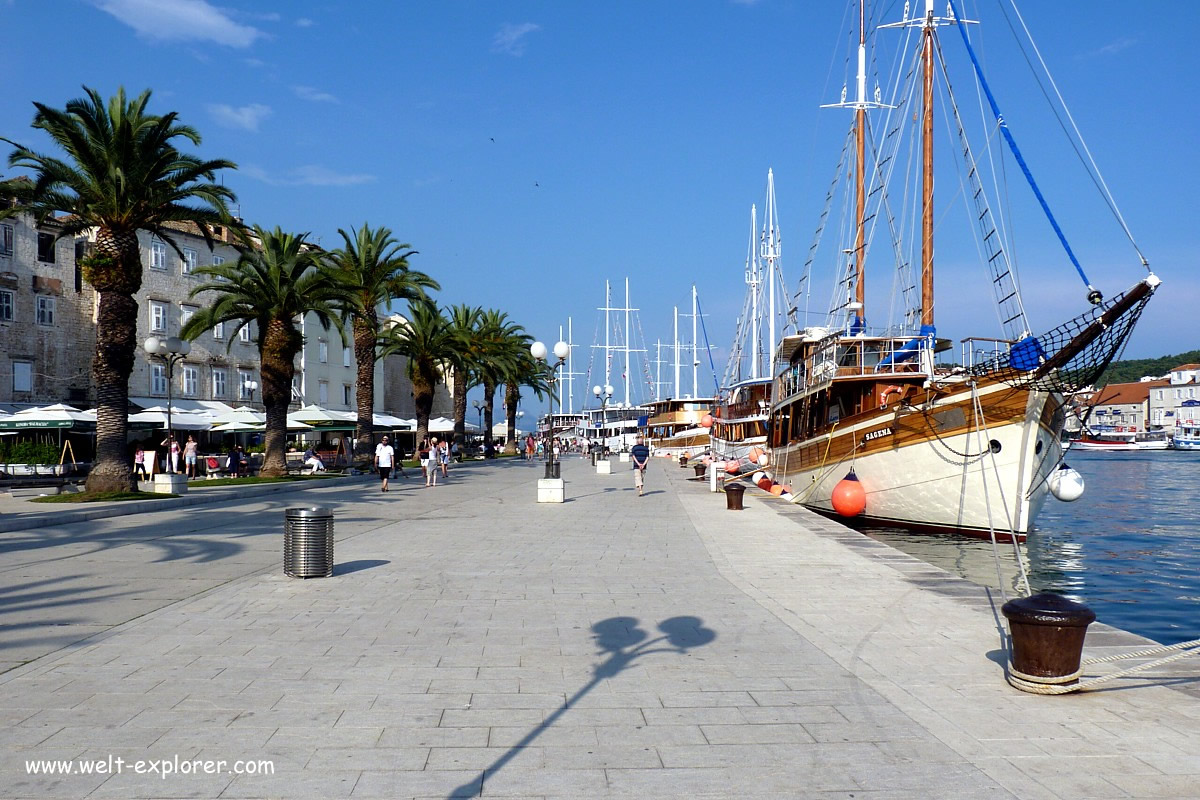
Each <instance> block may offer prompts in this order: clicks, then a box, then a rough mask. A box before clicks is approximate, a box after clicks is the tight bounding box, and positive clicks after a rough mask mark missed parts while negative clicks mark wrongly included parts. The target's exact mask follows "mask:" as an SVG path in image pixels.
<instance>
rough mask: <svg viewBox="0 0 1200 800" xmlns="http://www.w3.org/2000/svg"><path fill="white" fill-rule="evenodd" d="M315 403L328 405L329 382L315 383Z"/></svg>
mask: <svg viewBox="0 0 1200 800" xmlns="http://www.w3.org/2000/svg"><path fill="white" fill-rule="evenodd" d="M317 402H318V403H320V404H321V405H328V404H329V381H318V382H317Z"/></svg>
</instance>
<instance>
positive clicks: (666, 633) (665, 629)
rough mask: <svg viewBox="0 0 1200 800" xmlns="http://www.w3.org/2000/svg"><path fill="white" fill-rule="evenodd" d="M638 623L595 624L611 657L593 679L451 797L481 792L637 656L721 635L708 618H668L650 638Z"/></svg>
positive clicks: (681, 648)
mask: <svg viewBox="0 0 1200 800" xmlns="http://www.w3.org/2000/svg"><path fill="white" fill-rule="evenodd" d="M638 624H639V622H638V620H637V619H636V618H634V617H610V618H609V619H604V620H601V621H599V622H597V623H596V624H595V625H593V626H592V636H593V637H594V638H595V640H596V644H597V646H599V647H600V655H603V654H604V653H608V658H607V659H606V660H605V661H603V662H601V663H600V664H597V665H596V666H595V667H594V668H593V669H592V679H591V680H590V681H588V682H587V683H586V684H585V685H583V686H581V687H580V688H579V690H578V691H577V692H575V694H574V695H572V696H571V697H570V698H568V699H567V700H566V701H565V702H564V703H563V704H562V706H560V707H559V708H557V709H555V711H554V713H553V714H550V715H549V716H548V717H546V719H544V720H543V721H542V722H541V724H539V725H538V726H537V727H535V728H534V729H533V730H531V731H530V732H529V733H527V734H525V736H524V738H522V739H521V741H519V742H517V743H516V744H514V745H513V746H512V747H510V748H509V749H508V750H506V751H505V752H504V754H503V755H501V756H500V757H499V758H497V759H496V760H495V761H493V762H492V763H491V764H489V765H488V766H486V767H484V769H483V771H482V772H480V773H479V775H478V776H476V777H475V779H474V780H472V781H470V782H469V783H464V784H463V785H462V786H459V787H457V788H455V789H454V790H453V791H452V792H450V794H449V795H447V797H448V798H461V797H478V796H479V795H481V794H482V793H483V782H484V780H486V779H487V778H488V777H490V776H492V775H495V774H496V773H497V772H499V771H500V770H501V769H503V767H504V765H505V764H507V763H508V762H509V761H511V760H512V759H513V757H514V756H516V755H517V754H519V753H520V752H521V749H522V748H524V747H528V746H529V745H530V744H532V743H533V740H534V739H536V738H537V737H538V736H539V735H541V733H542V731H544V730H546V729H547V728H549V727H550V726H551V725H553V724H554V723H555V722H557V721H558V719H559V717H561V716H562V715H563V714H565V713H566V712H567V711H568V710H569V709H570V708H571V707H572V706H573V705H575V704H577V703H578V702H579V701H580V700H581V699H582V698H583V697H584V696H585V695H586V694H587V693H588V692H590V691H591V690H592V689H594V688H596V686H598V685H599V684H600V682H601V681H603V680H607V679H609V678H612V677H614V676H616V675H618V674H620V673H621V672H622V671H623V670H625V669H626V668H627V667H629V666H630V665H631V664H632V663H633V661H634V660H635V659H638V658H641V657H642V656H648V655H652V654H654V653H686V652H687V651H688V650H690V649H691V648H693V647H702V646H704V645H706V644H709V643H711V642H712V641H713V640H714V639H716V638H717V634H716V631H713V630H711V629H710V628H706V627H704V621H703V620H702V619H700V618H699V617H671V618H670V619H665V620H663V621H662V622H660V623H659V624H658V630H659V631H660V632H661V633H662V634H663V635H662V636H658V637H656V638H654V639H649V640H647V638H646V637H647V636H648V635H649V634H647V633H646V631H644V630H642V629H641V628H640V627H638ZM664 643H665V644H664Z"/></svg>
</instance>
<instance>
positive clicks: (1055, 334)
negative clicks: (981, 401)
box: [970, 280, 1158, 393]
mask: <svg viewBox="0 0 1200 800" xmlns="http://www.w3.org/2000/svg"><path fill="white" fill-rule="evenodd" d="M1157 285H1158V284H1157V281H1150V280H1146V281H1143V282H1142V283H1139V284H1137V285H1136V286H1134V287H1133V288H1132V289H1130V290H1129V291H1127V292H1124V293H1122V294H1120V295H1117V296H1116V297H1115V298H1113V299H1112V300H1110V301H1109V302H1107V303H1104V304H1102V305H1097V306H1095V307H1093V308H1092V309H1090V310H1088V311H1086V312H1084V313H1083V314H1080V315H1079V316H1077V317H1075V318H1074V319H1071V320H1068V321H1067V322H1064V323H1063V324H1062V325H1059V326H1058V327H1057V328H1053V329H1051V330H1050V331H1047V332H1046V333H1043V334H1041V335H1039V336H1028V337H1026V338H1024V339H1021V340H1020V341H1018V342H1016V343H1014V344H1013V345H1012V346H1011V347H1010V348H1008V349H1007V351H1006V352H1000V353H997V354H995V355H993V356H991V357H990V358H987V359H985V360H983V361H980V362H977V363H976V364H975V366H973V367H972V368H971V370H970V371H971V373H972V374H973V375H976V376H979V377H985V376H988V377H997V378H999V379H1000V380H1002V381H1004V382H1005V383H1007V384H1010V385H1012V386H1022V387H1029V388H1032V389H1037V390H1040V391H1047V392H1063V393H1065V392H1073V391H1076V390H1078V389H1081V388H1083V387H1085V386H1090V385H1092V384H1094V383H1095V382H1096V380H1097V379H1098V378H1099V377H1100V374H1101V373H1102V372H1104V370H1105V368H1106V367H1107V366H1108V365H1109V363H1110V362H1111V361H1113V360H1114V359H1115V358H1117V357H1118V356H1120V354H1121V351H1122V350H1124V349H1125V344H1126V343H1127V342H1128V341H1129V335H1130V334H1131V333H1132V332H1133V327H1134V325H1136V324H1137V321H1138V318H1139V317H1141V315H1142V311H1143V310H1145V308H1146V303H1148V302H1149V301H1150V298H1151V297H1152V296H1153V295H1154V290H1155V288H1157Z"/></svg>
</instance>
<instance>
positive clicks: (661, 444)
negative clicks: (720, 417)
mask: <svg viewBox="0 0 1200 800" xmlns="http://www.w3.org/2000/svg"><path fill="white" fill-rule="evenodd" d="M679 316H680V315H679V308H678V306H677V307H676V308H675V319H674V323H675V341H674V343H673V344H671V345H668V346H669V347H670V348H671V350H672V352H673V353H674V362H675V383H674V384H673V391H672V392H671V393H670V395H669V396H666V397H663V394H664V393H663V391H662V387H663V386H664V385H665V386H672V384H670V383H668V382H666V381H663V380H662V374H661V367H662V363H663V362H662V358H661V355H660V357H659V359H658V361H657V363H658V366H659V368H660V373H659V375H658V378H657V379H656V380H655V381H654V396H655V398H656V399H654V400H652V401H650V402H648V403H646V413H647V415H648V419H647V421H646V444H647V445H649V446H650V452H651V453H653V454H654V455H656V456H662V457H668V458H679V457H680V456H687V457H689V458H691V457H693V456H697V455H700V454H701V453H706V452H708V451H709V448H710V447H711V445H712V441H711V438H710V428H711V425H712V405H713V403H712V397H702V396H701V395H700V373H699V368H700V340H699V333H700V328H701V325H700V319H701V317H702V315H701V313H700V297H699V294H698V292H697V291H696V284H694V283H693V284H692V313H691V314H690V315H687V316H690V317H691V318H692V341H691V345H690V347H691V351H692V357H691V362H692V391H691V393H690V394H685V393H684V391H683V389H684V387H683V384H682V382H681V380H680V370H681V369H682V367H683V364H682V360H681V355H682V353H683V352H684V350H685V349H686V347H685V346H684V345H681V343H680V341H679ZM704 341H705V344H704V349H705V350H709V349H710V348H709V347H708V334H707V332H705V334H704ZM710 361H711V356H710ZM714 380H715V376H714Z"/></svg>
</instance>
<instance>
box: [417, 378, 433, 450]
mask: <svg viewBox="0 0 1200 800" xmlns="http://www.w3.org/2000/svg"><path fill="white" fill-rule="evenodd" d="M413 405H414V406H416V410H417V431H416V434H417V447H420V446H421V442H423V441H425V440H426V439H428V438H429V415H430V414H431V413H433V382H432V381H427V380H422V379H420V378H418V379H415V380H413Z"/></svg>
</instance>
